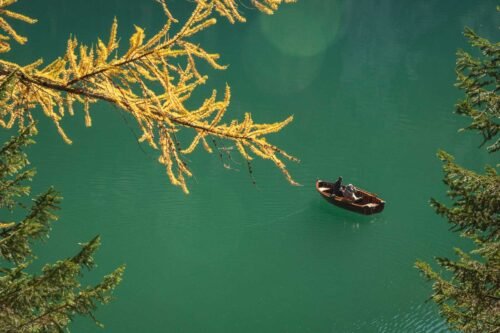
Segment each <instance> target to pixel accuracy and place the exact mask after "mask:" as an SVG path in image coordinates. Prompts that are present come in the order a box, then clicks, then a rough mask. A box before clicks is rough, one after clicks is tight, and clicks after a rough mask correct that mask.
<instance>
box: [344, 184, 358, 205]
mask: <svg viewBox="0 0 500 333" xmlns="http://www.w3.org/2000/svg"><path fill="white" fill-rule="evenodd" d="M342 194H343V195H344V198H346V199H347V200H349V201H356V200H359V199H361V197H358V196H356V188H355V187H354V185H352V184H349V185H347V186H346V187H345V189H344V192H343V193H342Z"/></svg>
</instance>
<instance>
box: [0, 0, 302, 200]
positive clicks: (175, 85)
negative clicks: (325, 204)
mask: <svg viewBox="0 0 500 333" xmlns="http://www.w3.org/2000/svg"><path fill="white" fill-rule="evenodd" d="M157 1H158V2H159V3H160V4H161V7H162V8H163V11H164V12H165V16H166V18H167V20H166V23H165V25H164V26H163V27H162V28H161V29H160V30H159V31H158V32H157V33H156V34H154V35H153V36H151V37H149V38H148V37H146V34H145V32H144V29H142V28H140V27H138V26H136V27H135V33H134V34H132V36H131V37H130V38H129V47H128V50H127V51H126V52H125V53H124V54H123V55H119V54H118V51H117V49H118V40H117V28H118V23H117V20H116V18H115V20H114V21H113V24H112V26H111V32H110V36H109V38H108V40H107V42H104V41H102V40H101V39H98V40H97V43H96V44H95V46H93V47H89V46H86V45H83V44H81V43H80V42H79V41H78V40H77V38H76V37H71V38H70V39H69V40H68V44H67V48H66V53H65V54H64V56H62V57H59V58H57V59H56V60H55V61H53V62H52V63H50V64H49V65H47V66H45V67H42V63H43V62H42V60H38V61H36V62H34V63H32V64H30V65H27V66H19V65H17V64H15V63H11V62H7V61H4V60H0V80H1V81H3V82H6V81H9V82H11V83H10V85H11V88H9V92H8V94H6V96H3V97H2V98H1V99H0V107H1V109H0V125H1V126H3V127H7V128H9V127H12V126H13V125H14V124H16V123H17V124H18V125H19V126H21V127H22V126H23V124H24V123H25V121H26V120H27V119H26V118H28V120H31V118H32V112H33V110H34V109H35V107H37V106H39V107H40V108H41V109H42V110H43V112H44V114H45V115H46V116H47V117H49V118H50V119H52V121H53V123H54V124H55V126H56V128H57V131H58V132H59V134H60V135H61V137H62V138H63V140H64V141H66V142H67V143H71V140H70V139H69V137H68V136H67V135H66V133H65V131H64V129H63V127H62V126H61V120H62V119H63V117H64V116H65V115H66V114H69V115H73V114H74V111H73V105H74V104H75V103H79V104H81V105H83V110H84V113H85V124H86V126H91V124H92V121H91V115H90V112H89V110H90V105H91V104H93V103H95V102H97V101H107V102H109V103H112V104H114V105H116V106H117V107H119V108H121V109H122V110H124V111H126V112H128V113H130V114H131V115H132V116H133V117H134V118H135V120H136V121H137V123H138V125H139V127H140V129H141V131H142V136H141V138H140V139H139V141H141V142H143V141H146V142H147V143H148V144H149V145H150V146H151V147H153V148H154V149H158V150H159V152H160V157H159V162H160V163H161V164H163V165H164V166H165V169H166V173H167V175H168V177H169V179H170V181H171V183H172V184H174V185H176V186H179V187H181V188H182V189H183V190H184V192H186V193H188V189H187V184H186V177H190V176H191V175H192V174H191V171H190V170H189V169H188V167H187V164H186V162H185V160H184V159H183V155H186V154H189V153H192V152H193V151H194V150H195V149H196V148H197V146H198V145H199V144H200V143H201V144H202V146H203V147H204V148H205V150H207V151H208V152H211V151H212V149H211V148H210V146H209V144H208V143H207V139H209V140H211V141H213V140H214V138H218V139H221V140H229V141H231V142H233V144H234V145H235V146H236V147H237V149H238V151H239V152H240V153H241V155H242V156H243V158H245V159H246V160H247V161H250V160H251V159H252V156H251V153H253V155H255V156H258V157H260V158H263V159H268V160H271V161H272V162H273V163H274V164H275V165H276V166H277V167H278V168H279V169H280V170H281V171H282V172H283V174H284V175H285V177H286V179H287V180H288V181H289V182H290V183H292V184H296V183H295V182H294V181H293V179H292V178H291V176H290V174H289V172H288V171H287V169H286V166H285V164H284V163H283V161H282V160H281V159H280V157H281V158H283V157H284V158H286V159H289V160H294V161H296V159H295V158H294V157H292V156H290V155H288V154H287V153H286V152H284V151H282V150H281V149H279V148H278V147H276V146H274V145H272V144H270V143H268V142H267V140H266V136H267V135H268V134H271V133H275V132H278V131H280V130H281V129H282V128H283V127H284V126H286V125H287V124H288V123H290V122H291V121H292V119H293V117H289V118H288V119H286V120H284V121H281V122H277V123H273V124H256V123H254V121H253V119H252V117H251V115H250V113H246V114H245V117H244V119H243V120H242V121H236V120H232V121H231V122H229V123H226V122H223V117H224V115H225V113H226V110H227V108H228V106H229V102H230V96H231V91H230V87H229V86H226V89H225V92H224V97H223V98H222V99H218V98H217V95H218V94H217V91H215V90H214V91H213V93H212V95H211V96H210V97H209V98H206V99H205V101H204V102H203V103H202V105H201V106H199V107H198V108H195V109H192V108H189V107H187V106H186V101H187V100H189V98H190V97H191V95H192V93H193V91H194V90H195V89H196V88H197V87H198V86H200V85H202V84H204V83H205V82H206V80H207V78H208V77H207V76H206V75H202V74H201V73H200V72H199V71H198V68H197V64H198V62H199V61H205V62H207V63H208V64H209V65H210V66H211V67H213V68H214V69H218V70H222V69H225V68H226V67H225V66H224V65H221V64H220V63H219V62H218V60H219V55H218V54H217V53H209V52H207V51H206V50H204V49H203V48H202V47H201V46H199V45H197V44H195V43H193V42H190V41H189V37H191V36H193V35H195V34H197V33H199V32H200V31H202V30H205V29H206V28H208V27H210V26H212V25H214V24H216V18H215V17H213V13H214V11H216V12H218V13H220V14H221V15H222V16H224V17H226V18H227V19H228V20H229V21H230V22H235V21H244V18H243V17H242V16H241V14H240V13H239V12H238V9H237V5H236V3H235V2H234V0H212V1H206V0H196V7H195V8H194V10H193V12H192V14H191V16H190V17H189V18H188V19H187V20H186V22H184V23H183V24H182V26H181V27H180V28H179V29H178V31H177V32H176V33H173V32H172V25H173V24H174V23H176V22H177V20H176V19H175V18H174V17H173V16H172V14H171V12H170V11H169V9H168V8H167V5H166V3H165V2H164V1H163V0H157ZM13 2H15V0H9V1H8V0H4V1H2V0H0V8H2V9H1V10H2V11H0V15H5V16H10V17H13V18H18V19H22V18H25V17H24V16H22V15H20V14H15V15H14V14H12V13H11V12H9V13H10V14H6V11H5V10H4V9H3V8H4V7H5V6H7V5H8V4H11V3H13ZM281 2H292V1H290V0H285V1H282V0H261V1H260V2H259V1H256V0H254V1H253V3H254V5H255V6H256V7H257V8H258V9H260V10H262V11H264V12H267V13H272V12H273V11H274V10H276V9H277V8H278V5H279V4H280V3H281ZM30 20H31V19H30ZM25 21H27V22H28V19H26V20H25ZM30 23H32V22H31V21H30ZM0 27H1V28H3V29H4V31H6V32H7V33H8V34H9V35H10V36H11V37H13V38H14V39H16V40H17V41H18V42H24V40H23V39H20V40H18V38H17V37H16V36H17V34H16V33H15V31H13V30H12V29H10V30H9V29H8V28H6V26H5V25H2V21H0ZM9 27H10V26H9ZM183 128H184V129H191V130H194V131H195V136H194V139H193V140H192V141H191V143H190V144H189V145H187V147H186V148H184V149H181V143H180V142H179V141H178V139H177V137H176V133H177V132H179V131H180V130H181V129H183Z"/></svg>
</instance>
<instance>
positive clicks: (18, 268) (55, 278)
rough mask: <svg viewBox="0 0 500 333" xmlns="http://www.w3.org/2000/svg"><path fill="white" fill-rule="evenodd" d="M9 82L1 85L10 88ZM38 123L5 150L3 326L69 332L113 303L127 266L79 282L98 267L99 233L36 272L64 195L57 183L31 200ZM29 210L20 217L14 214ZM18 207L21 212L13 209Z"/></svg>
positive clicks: (0, 191) (0, 193) (0, 270)
mask: <svg viewBox="0 0 500 333" xmlns="http://www.w3.org/2000/svg"><path fill="white" fill-rule="evenodd" d="M5 86H6V85H5V84H3V85H2V91H3V92H5ZM35 131H36V130H35V126H34V124H30V125H28V126H26V127H24V128H23V129H22V130H21V131H20V133H19V135H17V136H15V137H12V138H11V139H10V140H9V141H8V142H7V143H5V144H4V146H3V147H2V148H1V150H0V212H1V216H0V219H2V220H1V221H0V332H6V333H7V332H8V333H23V332H30V333H32V332H66V331H67V330H68V329H67V326H68V324H69V323H70V322H71V319H72V318H73V317H74V316H76V315H84V316H89V317H91V318H92V319H93V320H95V322H96V323H97V324H98V325H101V324H100V323H99V322H98V321H97V320H96V319H95V318H94V315H93V311H94V310H95V309H96V306H97V305H98V303H102V304H105V303H108V302H109V301H110V300H111V292H112V291H113V289H114V288H115V287H116V286H117V285H118V284H119V282H120V280H121V276H122V274H123V271H124V267H123V266H122V267H119V268H117V269H116V270H115V271H114V272H112V273H111V274H109V275H106V276H104V277H103V279H102V281H101V282H100V283H98V284H97V285H94V286H82V285H81V284H80V282H79V279H80V276H81V275H82V273H83V270H84V269H92V267H94V260H93V255H94V253H95V251H96V250H97V249H98V247H99V244H100V238H99V236H97V237H94V238H93V239H92V240H90V241H89V242H88V243H85V244H82V245H81V249H80V250H79V251H78V252H77V253H76V254H75V255H74V256H72V257H69V258H66V259H63V260H59V261H57V262H55V263H53V264H45V265H44V266H43V268H42V270H41V272H39V273H37V274H33V273H32V271H33V269H32V268H31V264H32V263H33V261H34V260H35V259H36V258H35V256H34V254H33V252H32V243H33V241H35V240H41V239H44V238H47V236H48V233H49V231H50V228H51V225H52V222H54V221H55V220H56V219H57V216H56V215H55V211H56V210H57V209H59V204H60V201H61V197H60V196H59V194H58V193H57V192H56V191H55V190H54V189H52V188H49V189H48V190H47V191H46V192H45V193H42V194H41V195H39V196H37V197H36V198H34V199H33V200H32V203H31V205H29V207H28V205H27V204H26V200H25V199H26V198H27V197H28V196H29V194H30V186H29V185H27V184H26V183H27V182H28V181H31V180H32V178H33V176H34V175H35V171H34V169H27V168H26V167H27V166H28V164H29V161H28V159H27V156H26V154H25V153H24V152H23V149H24V148H25V147H26V146H27V145H30V144H32V143H33V142H34V141H33V140H32V138H31V136H32V135H33V134H34V133H35ZM20 210H21V211H25V212H26V214H25V216H24V218H22V219H21V220H20V221H17V222H16V221H11V219H9V218H8V217H9V216H17V215H19V211H20ZM14 213H17V215H13V214H14Z"/></svg>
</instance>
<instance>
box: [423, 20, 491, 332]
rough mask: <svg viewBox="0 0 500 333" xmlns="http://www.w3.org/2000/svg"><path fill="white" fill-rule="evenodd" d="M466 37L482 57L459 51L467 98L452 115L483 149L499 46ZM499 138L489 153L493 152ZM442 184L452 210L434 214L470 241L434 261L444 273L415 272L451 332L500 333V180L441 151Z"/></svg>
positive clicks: (441, 208) (441, 207) (440, 208)
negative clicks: (467, 247)
mask: <svg viewBox="0 0 500 333" xmlns="http://www.w3.org/2000/svg"><path fill="white" fill-rule="evenodd" d="M465 36H466V37H467V38H468V39H469V41H470V43H471V45H472V46H474V47H476V48H478V49H479V50H480V51H481V53H482V56H479V57H473V56H471V55H470V54H469V53H467V52H465V51H461V50H460V51H458V52H457V65H456V71H457V84H456V86H457V87H459V88H460V89H462V90H464V93H465V98H464V99H463V100H462V101H460V102H459V103H458V104H457V105H456V110H455V112H456V113H457V114H460V115H464V116H467V117H470V118H471V124H470V125H469V126H468V127H467V128H466V129H467V130H476V131H479V132H480V133H481V134H482V136H483V144H484V143H486V142H488V141H490V140H494V139H495V137H496V136H497V134H498V127H499V125H498V118H499V109H498V108H499V102H500V99H499V96H498V91H499V80H500V67H499V61H500V60H499V59H500V58H499V57H500V43H492V42H490V41H488V40H487V39H485V38H481V37H479V36H478V35H477V34H476V33H474V31H472V30H471V29H469V28H466V29H465ZM498 149H499V141H498V139H497V141H496V142H494V143H493V144H492V145H490V146H489V147H488V151H490V152H492V153H493V152H497V151H498ZM438 157H439V158H440V159H441V160H442V161H443V163H444V164H443V170H444V183H445V184H446V185H447V186H448V188H449V190H448V193H447V194H448V196H449V197H450V198H451V200H452V203H451V206H447V205H445V204H443V203H441V202H439V201H437V200H436V199H431V206H432V207H433V208H434V210H435V211H436V213H437V214H439V215H441V216H443V217H445V218H447V219H448V222H449V223H450V224H451V230H453V231H456V232H459V233H460V234H461V236H463V237H466V238H469V239H470V240H472V242H473V249H472V250H471V251H464V250H461V249H459V248H456V249H455V253H456V255H457V257H458V258H457V259H449V258H441V257H440V258H437V259H436V260H437V263H438V264H439V266H440V267H441V268H442V269H444V270H445V271H444V272H437V271H436V270H434V269H433V268H432V267H431V265H429V264H428V263H426V262H423V261H417V263H416V267H417V268H418V269H419V270H420V271H421V272H422V273H423V275H424V276H425V277H426V278H427V279H428V280H430V281H432V282H433V294H432V299H433V300H434V301H435V302H436V303H437V304H438V306H439V310H440V313H441V315H442V316H443V317H444V318H445V320H446V322H447V323H448V325H449V327H450V328H451V329H452V330H458V331H462V332H474V333H475V332H477V333H483V332H500V242H499V236H500V232H499V229H500V228H499V227H500V222H499V220H498V214H499V211H500V177H499V176H498V174H497V171H496V169H495V168H494V167H491V166H486V168H485V173H484V174H478V173H476V172H474V171H471V170H468V169H466V168H464V167H462V166H460V165H458V164H456V163H455V162H454V158H453V157H452V156H451V155H449V154H447V153H446V152H444V151H440V152H439V153H438Z"/></svg>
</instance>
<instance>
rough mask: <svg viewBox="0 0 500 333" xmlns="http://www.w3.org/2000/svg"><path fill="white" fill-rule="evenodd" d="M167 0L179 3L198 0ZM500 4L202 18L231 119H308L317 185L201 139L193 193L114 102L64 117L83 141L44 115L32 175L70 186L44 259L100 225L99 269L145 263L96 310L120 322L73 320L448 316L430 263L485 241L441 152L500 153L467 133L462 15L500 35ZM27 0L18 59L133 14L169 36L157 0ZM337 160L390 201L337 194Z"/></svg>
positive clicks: (390, 320)
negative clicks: (467, 221) (327, 190)
mask: <svg viewBox="0 0 500 333" xmlns="http://www.w3.org/2000/svg"><path fill="white" fill-rule="evenodd" d="M169 3H170V7H171V10H172V11H173V12H174V15H178V16H179V17H181V18H182V17H185V16H186V13H188V12H189V10H190V9H191V8H193V4H192V3H191V2H188V1H181V0H176V1H174V0H172V1H169ZM245 3H248V1H246V2H245ZM495 6H496V2H495V1H488V0H483V1H452V0H447V1H444V0H439V1H438V0H427V1H395V0H383V1H376V2H375V1H367V0H362V1H341V0H323V1H319V0H309V1H306V0H301V1H299V3H297V4H294V5H289V6H286V7H283V8H282V9H281V10H280V11H279V12H278V13H277V14H276V15H274V16H265V15H263V14H260V13H258V12H256V11H255V10H252V9H244V10H245V13H246V14H247V18H248V22H247V23H245V24H238V25H234V26H232V25H230V24H228V23H226V22H224V20H223V19H221V20H219V21H220V24H219V25H217V26H216V27H215V28H212V29H210V30H208V31H206V32H203V33H202V34H201V35H200V36H199V37H198V38H197V42H199V43H200V44H202V45H204V46H205V48H206V49H207V50H209V51H215V52H219V53H221V55H222V62H223V63H227V64H230V67H229V68H228V69H227V70H226V71H224V72H213V71H209V72H208V74H209V76H210V80H209V81H208V86H209V87H210V88H212V87H216V88H218V89H219V90H221V91H222V90H223V87H224V84H225V82H228V83H229V84H230V85H231V87H232V104H231V107H230V110H229V112H228V114H227V116H226V117H228V119H229V118H230V117H236V118H240V119H241V116H242V115H243V113H244V112H248V111H250V112H252V114H253V116H254V119H255V120H256V121H261V122H267V121H276V120H281V119H284V118H285V117H287V116H288V115H290V114H293V115H294V116H295V120H294V122H293V123H292V124H291V125H289V126H288V127H287V128H285V129H284V130H283V131H282V132H281V133H279V134H276V135H273V136H272V137H270V138H269V139H270V140H271V141H272V142H274V143H276V144H278V145H279V146H280V147H282V148H283V149H285V150H286V151H288V152H289V153H291V154H293V155H294V156H297V157H298V158H300V159H301V163H299V164H293V163H291V164H289V169H290V171H291V173H292V175H293V177H294V178H295V180H297V181H298V182H299V183H301V184H302V185H303V186H301V187H292V186H290V185H289V184H288V183H287V182H286V180H285V179H284V178H283V176H282V175H281V173H280V171H279V170H277V169H276V168H275V167H274V166H273V165H272V163H270V162H267V161H255V163H253V169H254V177H255V180H256V182H257V185H255V186H254V185H253V184H252V179H251V177H250V176H249V174H248V172H247V171H246V167H245V165H244V164H241V165H239V164H237V163H234V164H233V167H234V169H241V170H240V171H237V170H227V169H226V168H224V167H223V165H222V163H221V161H220V160H219V158H218V156H217V155H215V154H212V155H208V154H206V153H204V152H202V150H201V149H200V150H199V151H198V152H197V153H196V154H194V155H192V156H190V166H191V168H192V170H193V171H194V174H195V178H193V179H192V180H191V181H190V183H189V185H190V190H191V194H190V195H189V196H186V195H184V194H183V193H182V191H180V190H179V189H178V188H174V187H173V186H171V185H170V184H169V182H168V178H167V176H166V175H165V173H164V170H163V168H162V166H161V165H159V164H158V163H157V162H156V158H157V155H156V153H155V152H154V151H152V150H150V149H149V148H148V147H145V146H143V147H141V146H140V145H139V144H137V142H136V137H135V134H138V133H139V131H138V130H137V128H136V127H135V126H134V122H133V120H132V119H130V117H128V116H124V115H123V114H122V113H121V112H120V111H118V110H117V109H115V108H114V107H112V106H110V105H107V104H105V103H102V104H98V105H96V106H95V107H94V108H93V109H92V110H91V112H92V115H93V127H91V128H85V126H84V121H83V115H82V114H81V113H80V114H78V115H76V116H75V117H74V118H68V119H66V120H65V122H64V123H63V125H64V126H65V128H66V129H67V132H68V134H69V135H70V137H71V138H72V140H73V142H74V144H73V145H72V146H68V145H66V144H64V143H63V141H62V140H61V139H60V138H59V137H58V135H57V133H56V131H55V129H54V126H53V125H52V124H51V123H50V122H48V121H47V120H45V119H43V118H42V116H41V112H40V117H39V119H40V126H39V129H40V134H39V135H38V137H37V141H38V144H37V145H36V146H34V147H33V148H31V149H30V156H31V161H32V164H33V165H34V166H35V167H36V168H37V170H38V176H37V178H36V179H35V182H34V192H41V191H42V190H43V189H45V188H46V187H48V186H50V185H54V186H55V187H56V188H57V189H58V190H59V191H61V192H62V195H63V196H64V201H63V208H62V210H61V212H60V216H61V218H60V221H58V222H57V223H56V224H55V226H54V228H53V232H52V233H51V238H50V239H49V241H48V242H46V243H45V244H42V245H39V246H37V249H38V250H37V251H38V252H37V253H38V255H39V257H40V262H43V261H53V260H56V259H58V258H62V257H65V256H68V255H70V254H72V253H74V252H75V251H76V250H77V248H78V246H77V243H78V242H84V241H86V240H89V239H90V238H91V237H93V236H94V235H96V234H100V235H101V236H102V241H103V245H102V248H101V250H100V251H99V253H98V255H97V262H98V264H99V267H98V268H97V269H96V270H95V272H91V273H89V274H88V275H87V277H86V278H85V281H86V282H93V281H96V279H97V278H98V277H99V276H100V275H103V274H105V273H107V272H109V271H111V270H112V269H113V268H115V267H116V266H118V265H120V264H122V263H125V264H127V271H126V275H125V278H124V281H123V283H122V284H121V286H120V287H119V288H118V289H117V290H116V293H115V296H116V299H115V301H114V302H113V303H112V304H110V305H109V306H106V307H102V308H100V310H99V311H98V312H97V317H98V318H99V319H100V320H101V321H102V322H103V323H104V324H105V330H101V329H99V328H97V327H95V326H93V324H92V323H91V322H90V321H89V320H86V319H77V320H76V322H75V323H74V325H73V326H72V329H73V331H74V332H87V333H90V332H104V331H105V332H110V333H118V332H119V333H129V332H148V333H153V332H218V333H222V332H273V333H274V332H315V333H319V332H447V330H446V327H445V325H444V324H443V322H442V320H441V319H440V317H439V315H438V313H437V310H436V308H435V307H434V306H433V304H432V303H426V302H425V301H426V299H427V298H428V297H429V296H430V293H431V286H430V284H428V283H426V282H425V281H424V280H423V279H422V278H421V277H420V275H419V273H418V271H417V270H416V269H414V268H413V265H414V262H415V260H416V259H417V258H420V259H425V260H432V258H433V256H437V255H439V256H451V255H452V248H453V247H454V246H457V245H461V246H465V247H467V245H468V244H467V243H466V242H464V241H463V240H461V239H459V237H458V236H457V235H455V234H452V233H451V232H449V231H448V225H447V224H446V222H445V221H444V220H442V219H441V218H439V217H438V216H436V215H435V214H434V212H433V211H432V209H431V208H430V207H429V205H428V201H429V198H430V197H431V196H434V197H437V198H441V199H444V193H445V187H444V185H442V182H441V177H442V173H441V169H440V162H439V161H438V160H437V159H436V158H435V153H436V151H437V150H438V149H440V148H442V149H445V150H446V151H448V152H450V153H452V154H453V155H455V156H456V158H457V160H458V161H459V162H460V163H462V164H464V165H466V166H468V167H470V168H473V169H476V170H480V169H481V168H482V165H484V164H485V163H496V161H494V160H493V158H492V157H490V156H488V155H487V153H485V152H484V151H482V150H480V149H478V148H477V147H478V145H479V143H480V138H479V137H478V136H476V135H474V134H468V133H465V134H464V133H462V134H458V133H457V130H458V129H459V128H460V127H462V126H464V125H465V124H466V122H465V120H464V119H462V118H460V117H458V116H456V115H453V114H452V112H453V105H454V103H455V102H456V101H457V99H458V98H459V97H460V96H461V94H460V92H459V91H458V90H456V89H455V88H454V87H453V83H454V80H455V73H454V64H455V52H456V49H457V48H466V47H467V44H466V41H465V39H464V37H463V36H462V31H463V27H464V26H466V25H467V26H470V27H472V28H474V29H476V30H477V32H478V33H480V34H483V35H484V36H486V37H489V38H495V40H498V29H497V27H498V25H499V24H498V23H499V19H498V18H499V15H498V14H497V13H496V12H495ZM242 8H244V7H242ZM15 9H17V10H19V11H21V12H23V13H24V14H27V15H30V16H33V17H36V18H38V19H39V23H38V24H36V25H35V26H28V25H25V24H17V25H16V27H18V29H19V32H21V33H23V34H25V35H27V36H29V38H30V41H29V43H28V44H27V45H26V46H23V47H15V49H14V50H13V51H12V52H11V53H10V54H9V55H8V58H9V59H10V60H14V61H16V62H20V63H28V62H31V61H33V60H35V59H36V58H37V57H43V58H44V59H46V60H47V62H50V61H51V60H52V59H54V58H55V57H57V56H59V55H61V54H63V53H64V50H65V47H66V44H65V40H66V39H67V37H68V36H69V35H70V34H75V35H76V36H77V37H78V39H79V40H81V41H83V42H86V43H92V42H94V41H95V40H96V37H97V36H101V37H104V38H105V39H106V38H107V36H108V34H109V28H110V25H111V23H112V20H113V17H114V16H116V17H117V18H118V20H119V25H120V29H119V35H120V36H122V40H123V42H124V43H125V42H126V41H127V40H128V36H129V34H130V33H131V32H132V31H133V24H137V25H139V26H143V27H146V32H147V33H148V32H149V33H150V34H151V33H152V32H154V31H156V29H158V28H159V27H161V25H162V24H163V22H164V18H163V17H162V15H161V10H159V7H158V5H157V4H156V3H155V2H154V1H132V0H127V1H125V0H120V1H119V0H108V1H99V0H86V1H81V0H73V1H67V0H66V1H65V0H45V1H40V0H38V1H27V0H24V1H20V2H19V3H18V4H16V5H15ZM134 133H135V134H134ZM234 159H235V160H236V162H242V160H241V158H239V157H238V156H234ZM339 175H342V176H343V177H344V180H345V181H346V182H350V183H354V184H356V185H359V186H360V187H362V188H366V189H368V190H371V191H374V192H377V193H378V194H379V195H380V196H382V197H383V198H384V199H385V200H386V201H387V205H386V209H385V211H384V212H383V213H382V214H379V215H375V216H370V217H366V216H360V215H355V214H353V213H350V212H347V211H343V210H341V209H339V208H336V207H333V206H330V205H328V204H327V203H326V202H324V201H323V200H322V199H321V198H320V197H319V195H318V194H317V193H316V192H315V189H314V182H315V180H316V178H325V179H336V178H337V176H339Z"/></svg>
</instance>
